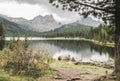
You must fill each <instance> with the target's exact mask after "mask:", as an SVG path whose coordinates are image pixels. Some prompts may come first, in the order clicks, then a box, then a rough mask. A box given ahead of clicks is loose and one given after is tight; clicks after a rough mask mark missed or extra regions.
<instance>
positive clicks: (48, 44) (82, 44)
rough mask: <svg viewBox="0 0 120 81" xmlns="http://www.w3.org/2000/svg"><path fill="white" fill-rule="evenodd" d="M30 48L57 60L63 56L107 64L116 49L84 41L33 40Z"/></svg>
mask: <svg viewBox="0 0 120 81" xmlns="http://www.w3.org/2000/svg"><path fill="white" fill-rule="evenodd" d="M30 46H31V47H32V48H33V49H34V50H44V52H47V53H49V54H50V55H51V56H52V57H53V58H55V59H57V58H58V57H59V56H61V55H71V56H73V57H80V58H82V61H84V62H88V61H90V60H94V61H100V62H106V61H108V60H109V59H110V58H113V57H114V48H112V47H106V46H99V45H96V44H93V43H91V42H87V41H82V40H32V41H31V44H30Z"/></svg>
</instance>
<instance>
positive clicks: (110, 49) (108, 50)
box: [90, 44, 114, 58]
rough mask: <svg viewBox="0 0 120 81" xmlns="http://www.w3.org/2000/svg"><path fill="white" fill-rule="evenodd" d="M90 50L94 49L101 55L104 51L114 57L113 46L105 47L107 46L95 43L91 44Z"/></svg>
mask: <svg viewBox="0 0 120 81" xmlns="http://www.w3.org/2000/svg"><path fill="white" fill-rule="evenodd" d="M90 49H91V52H92V51H93V50H94V51H96V52H99V53H100V54H101V55H102V54H103V53H104V54H106V53H108V54H109V55H110V57H112V58H113V57H114V48H113V47H107V46H100V45H96V44H92V45H91V48H90Z"/></svg>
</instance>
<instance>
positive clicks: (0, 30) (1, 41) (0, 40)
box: [0, 22, 5, 50]
mask: <svg viewBox="0 0 120 81" xmlns="http://www.w3.org/2000/svg"><path fill="white" fill-rule="evenodd" d="M4 45H5V29H4V26H3V24H2V23H1V22H0V50H1V49H3V47H4Z"/></svg>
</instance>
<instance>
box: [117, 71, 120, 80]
mask: <svg viewBox="0 0 120 81" xmlns="http://www.w3.org/2000/svg"><path fill="white" fill-rule="evenodd" d="M116 76H117V80H116V81H120V73H118V74H117V75H116Z"/></svg>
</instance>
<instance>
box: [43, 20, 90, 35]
mask: <svg viewBox="0 0 120 81" xmlns="http://www.w3.org/2000/svg"><path fill="white" fill-rule="evenodd" d="M90 29H91V26H86V25H82V24H79V23H78V22H74V23H70V24H66V25H63V26H61V27H60V28H57V29H55V30H52V31H49V32H44V33H42V36H46V37H80V36H85V35H87V34H88V32H89V31H90Z"/></svg>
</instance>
